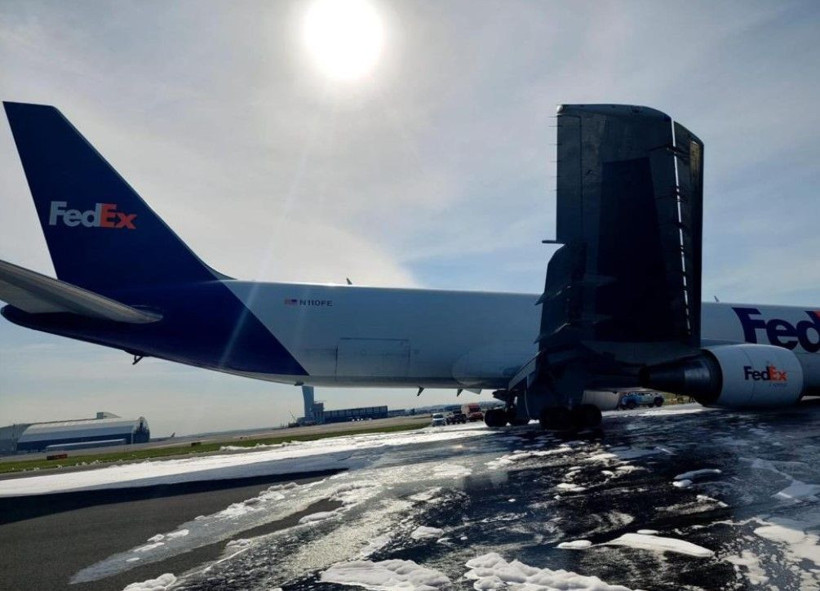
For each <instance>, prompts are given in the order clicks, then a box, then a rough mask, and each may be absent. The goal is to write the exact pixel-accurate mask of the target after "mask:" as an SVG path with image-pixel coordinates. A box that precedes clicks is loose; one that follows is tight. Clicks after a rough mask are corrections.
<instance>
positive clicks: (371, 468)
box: [0, 404, 820, 591]
mask: <svg viewBox="0 0 820 591" xmlns="http://www.w3.org/2000/svg"><path fill="white" fill-rule="evenodd" d="M603 427H604V428H603V431H602V432H601V433H595V434H590V436H589V437H587V438H586V439H581V440H572V441H565V440H562V439H560V438H557V437H555V436H553V435H550V434H547V433H543V432H541V431H540V430H538V429H537V428H536V427H535V426H534V425H531V426H528V427H522V428H509V429H502V430H497V431H490V430H489V429H486V428H484V427H481V426H476V425H468V426H453V427H442V428H436V429H432V428H428V429H424V430H423V431H421V432H418V433H407V434H389V435H387V434H386V435H373V436H345V437H340V438H334V439H333V440H325V441H323V442H312V443H305V444H300V445H294V446H284V447H275V448H271V449H269V450H260V451H255V452H248V453H242V454H234V455H232V456H230V461H231V462H232V464H231V466H232V467H231V468H230V469H231V470H234V471H235V470H236V469H237V466H239V468H241V469H248V470H250V469H251V467H253V474H254V475H253V476H248V477H247V478H257V479H260V480H258V481H253V482H251V481H248V480H242V479H241V478H240V479H238V478H232V479H229V480H226V481H222V482H218V481H217V480H215V479H214V475H215V474H217V473H218V470H217V469H216V468H214V467H213V466H211V465H207V466H206V468H207V472H204V473H205V474H207V476H208V480H201V481H199V482H196V481H190V482H183V483H176V484H167V485H162V484H159V485H157V484H155V485H154V486H155V487H156V490H155V491H154V492H155V493H156V494H155V496H153V497H152V496H151V495H149V494H146V492H145V490H144V489H140V488H139V486H140V483H143V482H147V480H145V479H146V478H149V477H150V478H153V479H156V478H159V476H157V474H159V472H157V470H158V469H159V467H158V466H157V465H156V464H159V463H158V462H152V463H146V464H145V465H144V470H145V474H141V475H138V476H134V475H133V474H132V475H131V476H129V478H132V479H135V480H133V486H129V487H126V488H123V489H120V490H118V491H116V490H111V489H110V486H111V485H110V484H100V482H104V481H103V480H101V481H99V482H97V483H96V484H95V485H94V486H98V487H101V488H102V490H101V491H98V492H94V493H84V494H78V493H76V492H72V493H67V494H68V496H66V494H55V495H52V496H50V497H40V500H44V501H45V500H47V502H43V503H39V505H38V503H37V502H36V501H32V500H30V499H29V500H26V501H22V502H21V501H19V500H18V501H15V500H13V499H4V500H0V521H7V522H6V523H4V524H2V525H0V588H2V589H61V588H66V589H76V590H85V589H123V588H125V586H126V585H128V584H130V583H138V582H144V581H148V580H150V579H157V578H158V577H160V576H161V575H165V577H164V578H162V579H161V580H160V581H157V582H156V584H152V585H153V587H152V586H151V585H147V584H146V585H144V586H142V587H132V589H133V588H140V589H147V588H157V589H186V590H205V589H220V590H223V589H224V590H227V589H237V590H239V589H254V590H256V589H258V590H262V589H264V590H271V589H276V588H281V589H284V590H286V591H289V590H302V589H323V590H324V589H328V590H330V589H344V588H349V586H350V585H354V586H355V585H358V586H360V587H362V586H366V587H367V588H371V589H379V588H383V589H389V588H395V587H397V586H402V587H403V588H407V589H430V588H433V589H472V588H476V589H479V588H480V589H501V588H510V589H515V588H517V586H518V585H524V586H525V588H526V589H528V590H530V589H532V590H535V589H546V588H549V586H550V585H552V586H553V587H557V588H569V589H602V590H607V589H608V590H611V591H614V590H616V589H617V590H623V589H669V590H672V589H676V590H677V589H689V590H697V589H704V590H712V589H729V590H740V589H781V590H788V589H793V590H807V589H820V535H819V534H820V500H819V499H818V496H820V445H818V444H820V407H818V406H817V405H816V404H804V405H801V406H800V407H797V408H793V409H788V410H781V411H778V412H774V413H767V414H759V413H758V414H755V413H740V412H724V411H717V410H706V409H701V408H700V407H697V406H689V405H687V406H684V407H680V408H674V409H673V408H669V409H666V408H662V409H659V410H636V411H629V412H620V413H618V412H615V413H606V414H605V418H604V425H603ZM221 458H225V456H221ZM197 461H200V462H201V461H203V460H202V459H199V460H197ZM220 461H223V462H224V461H226V460H220ZM305 466H309V467H311V468H312V469H317V468H321V469H324V470H328V472H326V473H324V474H321V475H320V474H315V475H314V477H313V478H312V479H309V480H306V479H305V478H303V477H304V476H306V475H305V474H304V473H303V472H304V470H302V471H301V472H300V470H299V468H300V467H302V468H304V467H305ZM227 469H228V467H227V466H222V467H221V468H219V470H227ZM264 471H270V472H277V471H278V472H279V473H278V474H273V473H272V474H270V475H269V476H264V475H261V476H260V474H259V473H260V472H264ZM166 472H167V470H166ZM231 473H232V474H233V473H234V472H231ZM82 474H83V477H85V476H86V475H88V474H90V473H88V472H85V473H82ZM163 474H164V472H163ZM192 474H193V472H192ZM331 474H332V475H331ZM165 477H167V476H163V478H165ZM185 478H193V479H195V478H196V477H195V476H186V477H185ZM266 478H267V479H268V480H265V479H266ZM139 479H143V480H139ZM18 481H19V479H18ZM151 482H154V480H151ZM291 482H293V484H291ZM0 484H2V483H1V482H0ZM163 487H165V488H163ZM186 487H188V488H186ZM197 487H200V488H201V490H197ZM209 487H212V488H214V490H208V488H209ZM140 490H142V492H140ZM0 494H2V488H0ZM71 495H74V497H71ZM71 498H74V499H76V500H78V501H77V506H76V507H74V506H72V502H73V501H71ZM81 499H82V502H80V501H79V500H81ZM98 501H99V502H100V503H103V504H98ZM15 503H17V506H18V509H16V510H12V509H10V507H13V506H15ZM41 505H47V506H49V507H51V508H52V509H46V510H44V509H42V507H41ZM80 505H82V506H80ZM52 510H53V511H54V512H52ZM14 511H16V512H14ZM12 513H13V516H12V517H8V516H11V515H12ZM70 581H74V582H73V583H71V584H70V583H69V582H70ZM570 582H571V583H570ZM560 585H564V587H560ZM571 585H575V586H571Z"/></svg>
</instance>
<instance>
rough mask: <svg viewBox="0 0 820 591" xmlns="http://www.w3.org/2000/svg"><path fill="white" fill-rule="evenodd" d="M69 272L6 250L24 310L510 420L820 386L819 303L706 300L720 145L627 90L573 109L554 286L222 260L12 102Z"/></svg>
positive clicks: (50, 239) (571, 419)
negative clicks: (262, 268) (380, 282)
mask: <svg viewBox="0 0 820 591" xmlns="http://www.w3.org/2000/svg"><path fill="white" fill-rule="evenodd" d="M4 105H5V110H6V114H7V116H8V120H9V123H10V125H11V130H12V133H13V135H14V140H15V142H16V145H17V149H18V152H19V155H20V160H21V161H22V164H23V169H24V171H25V174H26V178H27V180H28V184H29V187H30V189H31V194H32V197H33V199H34V205H35V207H36V209H37V214H38V217H39V219H40V223H41V225H42V228H43V232H44V234H45V238H46V242H47V245H48V248H49V252H50V254H51V258H52V261H53V263H54V268H55V271H56V274H57V279H54V278H50V277H46V276H44V275H41V274H39V273H35V272H33V271H30V270H27V269H24V268H21V267H18V266H16V265H13V264H11V263H7V262H0V300H3V301H5V302H7V303H8V305H7V306H5V307H4V308H3V309H2V314H3V316H4V317H5V318H6V319H8V320H9V321H10V322H13V323H15V324H18V325H21V326H25V327H28V328H32V329H35V330H40V331H44V332H48V333H52V334H57V335H62V336H66V337H69V338H73V339H78V340H82V341H86V342H90V343H95V344H98V345H103V346H107V347H113V348H117V349H121V350H123V351H125V352H127V353H128V354H129V355H133V356H135V360H139V359H140V358H142V357H144V356H151V357H157V358H161V359H166V360H169V361H175V362H178V363H185V364H188V365H193V366H197V367H202V368H205V369H212V370H217V371H222V372H227V373H232V374H236V375H241V376H246V377H251V378H257V379H262V380H270V381H274V382H282V383H287V384H294V385H316V386H357V387H361V386H378V387H414V388H453V389H490V390H493V391H494V394H493V395H494V396H495V397H496V398H498V399H499V400H502V401H504V402H505V403H506V407H505V409H503V410H502V409H498V410H496V411H493V412H490V413H488V414H487V417H486V421H487V423H488V424H489V425H490V426H502V425H505V424H507V423H511V424H518V423H523V422H526V421H529V420H531V419H537V420H539V421H540V423H541V425H542V426H543V427H544V428H549V429H556V430H577V429H581V428H586V427H590V426H596V425H597V424H599V423H600V420H601V415H600V410H599V409H598V408H597V407H596V406H594V405H591V404H585V403H584V392H585V391H592V390H618V389H623V388H635V387H648V388H655V389H659V390H664V391H667V392H674V393H679V394H684V395H690V396H693V397H695V399H697V400H698V401H699V402H701V403H703V404H707V405H714V406H723V407H778V406H785V405H791V404H794V403H796V402H797V401H798V400H799V399H800V398H801V397H803V396H806V395H817V394H820V355H818V350H820V312H818V311H817V310H813V309H805V308H795V307H780V306H764V305H757V304H749V305H747V304H744V305H736V304H719V303H714V304H713V303H705V304H701V299H700V295H701V294H700V282H701V278H700V275H701V234H702V232H701V229H702V211H703V210H702V197H703V143H702V142H701V141H700V140H699V139H698V138H697V137H696V136H695V135H693V134H692V133H691V132H689V131H688V130H687V129H686V128H685V127H683V126H682V125H680V124H679V123H677V122H673V121H672V120H671V119H670V118H669V117H668V116H667V115H665V114H663V113H661V112H659V111H656V110H653V109H649V108H646V107H636V106H628V105H563V106H561V107H559V110H558V186H557V189H558V201H557V207H558V211H557V236H556V238H555V240H554V241H550V242H555V243H558V244H560V245H561V248H560V249H559V250H558V251H557V252H556V253H555V254H554V255H553V257H552V258H551V260H550V261H549V264H548V266H547V274H546V281H545V287H544V292H543V293H542V294H516V293H488V292H471V291H444V290H425V289H400V288H389V289H384V288H372V287H359V286H349V285H314V284H285V283H255V282H249V281H241V280H237V279H233V278H231V277H228V276H226V275H223V274H222V273H219V272H218V271H216V270H214V269H212V268H210V267H209V266H208V265H207V264H205V263H204V262H203V261H201V260H200V259H199V258H198V257H197V256H196V254H194V253H193V252H192V251H191V250H190V249H189V248H188V247H187V246H186V245H185V244H184V243H183V242H182V241H181V240H180V239H179V238H178V237H177V236H176V234H174V232H173V231H172V230H171V229H170V228H169V227H168V226H167V225H165V223H164V222H163V221H162V220H161V219H160V218H159V217H158V216H157V215H156V214H155V213H154V212H153V211H152V210H151V209H150V208H149V207H148V205H147V204H146V203H145V202H144V201H143V200H142V199H141V198H140V196H139V195H137V193H136V192H135V191H134V190H133V189H132V188H131V187H130V186H129V185H128V183H127V182H126V181H125V180H124V179H123V178H122V177H120V176H119V175H118V174H117V172H116V171H115V170H114V168H112V167H111V165H109V164H108V162H106V161H105V160H104V159H103V157H102V156H101V155H100V154H99V153H97V152H96V150H94V148H93V147H92V146H91V144H90V143H89V142H88V141H87V140H86V139H85V138H84V137H83V136H82V135H80V133H79V132H78V131H77V130H76V129H75V128H74V127H73V126H72V125H71V124H70V123H69V122H68V120H67V119H66V118H65V117H63V115H62V114H61V113H60V112H59V111H58V110H57V109H55V108H54V107H50V106H42V105H31V104H20V103H8V102H7V103H4Z"/></svg>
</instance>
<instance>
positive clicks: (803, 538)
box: [754, 518, 820, 566]
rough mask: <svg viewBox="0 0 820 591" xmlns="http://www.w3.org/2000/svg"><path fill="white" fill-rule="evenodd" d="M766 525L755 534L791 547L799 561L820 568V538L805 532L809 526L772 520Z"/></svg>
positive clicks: (788, 521)
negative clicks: (804, 561) (807, 561)
mask: <svg viewBox="0 0 820 591" xmlns="http://www.w3.org/2000/svg"><path fill="white" fill-rule="evenodd" d="M762 523H764V525H762V526H761V527H758V528H757V529H755V530H754V531H755V534H756V535H758V536H760V537H761V538H764V539H766V540H770V541H772V542H777V543H780V544H785V545H786V546H788V547H789V551H790V553H791V554H792V555H794V556H795V557H797V558H798V559H804V560H809V561H811V562H813V563H814V564H815V565H818V566H820V545H818V542H820V538H818V536H817V535H815V534H810V533H807V532H806V531H804V529H803V528H804V527H806V525H807V524H804V523H802V522H798V521H794V520H792V519H783V518H771V519H769V521H768V522H762Z"/></svg>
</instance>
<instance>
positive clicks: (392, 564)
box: [321, 560, 451, 591]
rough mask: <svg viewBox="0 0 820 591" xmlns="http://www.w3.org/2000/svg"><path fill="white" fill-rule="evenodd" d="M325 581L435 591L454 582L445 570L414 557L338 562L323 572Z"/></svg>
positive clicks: (377, 589)
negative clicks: (425, 563) (421, 564)
mask: <svg viewBox="0 0 820 591" xmlns="http://www.w3.org/2000/svg"><path fill="white" fill-rule="evenodd" d="M321 581H322V582H324V583H338V584H340V585H356V586H359V587H364V588H365V589H372V590H374V591H381V590H385V591H387V590H390V589H407V590H413V591H433V590H435V589H441V588H443V587H447V586H449V585H450V584H451V581H450V579H449V578H447V577H446V576H445V575H443V574H442V573H440V572H438V571H436V570H433V569H430V568H425V567H423V566H419V565H418V564H416V563H415V562H413V561H412V560H384V561H382V562H371V561H369V560H357V561H354V562H347V563H342V564H334V565H333V566H331V567H330V568H329V569H327V570H326V571H324V572H323V573H322V575H321Z"/></svg>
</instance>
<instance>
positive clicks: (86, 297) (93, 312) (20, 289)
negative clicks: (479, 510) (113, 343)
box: [0, 261, 161, 324]
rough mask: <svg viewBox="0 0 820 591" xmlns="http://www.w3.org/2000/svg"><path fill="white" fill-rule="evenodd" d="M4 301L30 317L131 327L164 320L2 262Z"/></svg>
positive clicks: (1, 297) (0, 297) (0, 296)
mask: <svg viewBox="0 0 820 591" xmlns="http://www.w3.org/2000/svg"><path fill="white" fill-rule="evenodd" d="M0 300H2V301H4V302H7V303H9V304H11V305H12V306H14V307H15V308H19V309H20V310H23V311H24V312H28V313H29V314H55V313H68V314H76V315H79V316H86V317H89V318H96V319H101V320H111V321H114V322H123V323H128V324H147V323H150V322H156V321H158V320H160V318H161V316H160V315H159V314H155V313H152V312H147V311H144V310H138V309H137V308H132V307H131V306H126V305H125V304H121V303H120V302H117V301H115V300H112V299H110V298H107V297H104V296H101V295H99V294H96V293H94V292H93V291H88V290H86V289H82V288H80V287H77V286H76V285H72V284H70V283H66V282H65V281H59V280H57V279H53V278H51V277H47V276H45V275H41V274H40V273H36V272H34V271H31V270H29V269H24V268H23V267H18V266H17V265H12V264H11V263H7V262H5V261H0Z"/></svg>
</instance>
